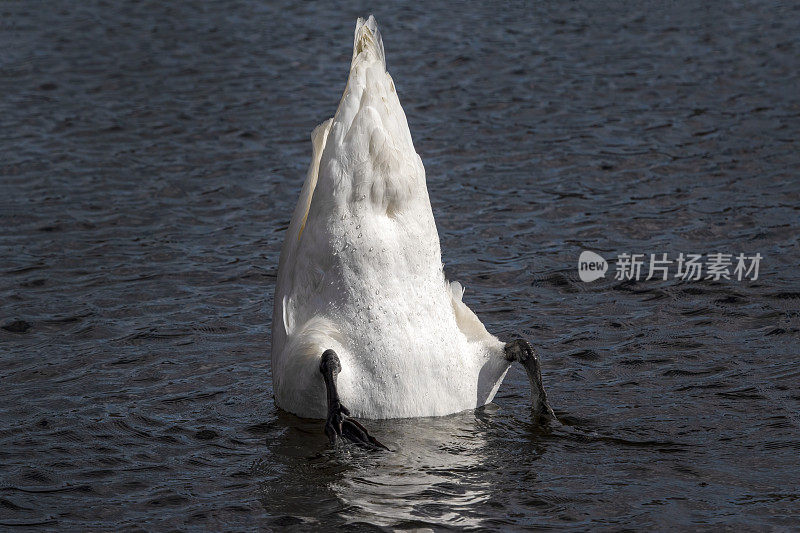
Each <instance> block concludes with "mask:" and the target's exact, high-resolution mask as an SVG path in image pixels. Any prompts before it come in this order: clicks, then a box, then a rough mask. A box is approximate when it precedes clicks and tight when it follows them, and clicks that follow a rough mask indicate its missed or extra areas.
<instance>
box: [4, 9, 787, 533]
mask: <svg viewBox="0 0 800 533" xmlns="http://www.w3.org/2000/svg"><path fill="white" fill-rule="evenodd" d="M602 4H606V3H602ZM370 9H374V11H373V12H374V14H375V15H376V17H377V19H378V23H379V24H380V25H381V28H382V31H383V35H384V43H385V46H386V53H387V61H388V65H389V70H390V72H391V73H392V75H393V77H394V79H395V83H396V86H397V88H398V92H399V94H400V98H401V102H402V103H403V104H404V106H405V110H406V113H407V115H408V119H409V124H410V127H411V132H412V135H413V136H414V140H415V144H416V147H417V150H418V151H419V153H420V155H421V156H422V159H423V161H424V163H425V165H426V169H427V176H428V187H429V191H430V196H431V200H432V204H433V210H434V214H435V216H436V219H437V224H438V228H439V233H440V237H441V242H442V250H443V259H444V262H445V272H446V274H447V276H448V277H449V278H450V279H455V280H459V281H460V282H461V283H462V284H464V285H465V286H466V288H467V292H466V294H465V297H464V299H465V301H466V302H467V303H468V304H469V305H470V306H471V307H472V308H473V309H474V310H475V311H476V313H477V314H478V316H479V317H481V319H482V320H483V321H484V322H485V323H486V325H487V327H488V328H489V330H490V331H492V332H494V333H496V334H497V335H498V336H500V337H501V338H510V337H511V336H513V335H515V334H517V333H519V334H522V335H526V336H527V337H528V338H529V339H530V340H531V342H532V343H533V344H534V346H536V348H537V349H538V351H539V352H540V354H541V357H542V361H543V374H544V381H545V384H546V387H547V388H548V391H549V394H550V398H551V402H552V404H553V406H554V408H555V411H556V413H557V414H558V415H559V417H560V418H561V420H562V421H563V422H564V425H563V426H556V427H552V428H550V429H541V428H537V427H535V426H534V425H533V424H532V423H531V417H530V412H529V410H528V405H529V400H528V390H529V388H528V384H527V380H526V378H525V374H524V372H523V371H522V370H521V368H517V367H514V368H513V369H512V371H511V372H510V373H509V375H508V377H507V378H506V380H505V383H504V385H503V386H502V388H501V389H500V392H499V394H498V395H497V397H496V399H495V401H494V403H493V404H491V405H489V406H487V407H486V408H484V409H479V410H476V411H470V412H465V413H460V414H456V415H453V416H448V417H444V418H432V419H421V420H400V421H379V422H369V423H368V427H369V428H370V430H371V432H372V433H373V434H374V435H376V436H377V437H378V438H379V439H380V440H382V441H383V442H384V443H386V444H388V445H389V446H390V447H391V448H392V449H393V450H394V451H393V452H392V453H369V452H364V451H362V450H359V449H355V448H353V447H350V446H344V447H340V448H337V449H331V448H330V447H329V446H328V445H327V442H326V439H325V437H324V435H323V433H322V423H321V421H308V420H301V419H298V418H296V417H293V416H291V415H288V414H286V413H282V412H280V411H278V410H277V409H276V408H275V406H274V403H273V401H272V393H271V376H270V368H269V353H270V345H269V331H270V320H271V309H272V294H273V290H274V284H275V276H276V269H277V264H278V254H279V249H280V245H281V242H282V239H283V234H284V230H285V228H286V226H287V224H288V221H289V217H290V216H291V212H292V209H293V207H294V204H295V201H296V199H297V196H298V194H299V190H300V187H301V185H302V180H303V178H304V175H305V169H306V166H307V164H308V159H309V156H310V143H309V135H310V132H311V130H312V129H313V127H314V126H315V125H316V124H318V123H319V122H321V121H323V120H324V119H325V118H327V117H329V116H331V115H332V114H333V112H334V111H335V109H336V105H337V103H338V99H339V97H340V96H341V92H342V89H343V87H344V83H345V80H346V75H347V70H348V65H349V60H350V54H351V49H350V47H351V45H352V29H353V26H354V23H355V19H356V17H357V16H365V15H367V14H368V13H369V12H370ZM0 12H2V17H0V46H2V54H0V94H2V97H0V124H2V129H0V139H2V142H0V175H2V197H0V222H1V223H2V227H3V231H2V233H1V234H0V252H1V254H0V272H2V277H1V278H0V321H2V323H1V324H0V325H1V326H4V327H5V329H0V528H2V529H16V528H15V526H20V529H25V528H24V527H23V526H30V527H35V526H38V527H40V528H43V529H49V530H59V531H68V530H72V531H76V530H81V531H86V530H120V529H123V530H132V529H138V528H141V529H144V530H167V529H174V528H177V529H205V530H223V529H227V530H246V529H276V530H283V529H284V528H295V529H299V530H305V529H319V528H326V529H327V528H342V529H346V530H347V531H351V530H355V529H360V530H365V531H366V530H373V529H377V528H387V529H390V528H401V529H403V528H417V527H422V528H424V527H429V528H434V529H437V528H447V527H452V528H456V529H459V528H479V529H480V528H485V529H489V530H494V529H500V528H506V527H508V528H523V527H537V528H543V527H553V528H566V529H578V530H585V529H605V530H617V529H622V528H634V529H649V528H659V529H663V528H666V527H668V526H676V527H677V528H678V529H690V528H700V529H706V528H708V529H723V528H735V529H759V530H760V529H770V528H778V529H780V528H782V527H785V528H789V527H796V526H797V524H798V516H799V515H800V487H799V486H798V482H797V480H798V479H799V478H800V465H799V464H798V463H799V462H798V456H800V431H799V430H800V415H799V414H798V413H799V412H800V391H798V385H800V369H798V366H797V361H798V351H799V349H798V346H799V344H798V342H799V341H800V277H799V276H798V267H800V246H799V245H798V230H799V229H800V179H798V168H799V167H800V155H799V152H798V140H799V139H800V91H798V87H800V77H799V74H798V73H799V72H800V37H799V36H800V7H798V5H797V4H793V5H792V4H783V3H781V4H776V3H771V2H763V3H761V2H759V3H746V2H729V3H716V2H711V3H700V2H698V3H692V2H686V3H683V2H681V3H677V2H650V3H638V2H628V1H625V2H611V3H610V5H601V3H593V2H577V3H569V4H563V3H560V2H552V3H539V4H536V5H535V6H534V5H519V4H515V5H513V6H502V7H501V6H496V7H491V6H484V7H478V6H463V5H454V6H450V7H445V6H444V5H441V6H435V7H431V6H424V5H422V4H413V3H409V4H402V3H392V2H389V3H388V4H387V3H382V4H380V5H379V6H378V5H374V6H373V7H370V6H368V5H362V6H360V7H359V8H358V9H352V8H351V7H345V6H343V5H339V6H337V5H326V6H314V5H310V4H302V5H299V6H295V5H292V4H290V3H288V2H281V3H277V4H273V5H269V3H267V2H255V1H233V2H225V3H219V4H216V5H213V6H212V5H210V3H209V4H206V3H188V2H187V3H180V4H172V5H168V4H167V3H162V2H138V3H125V4H124V5H117V4H116V3H111V2H102V1H99V2H98V1H90V2H80V3H75V2H48V3H38V2H5V3H3V4H2V6H0ZM584 249H587V250H593V251H595V252H597V253H599V254H600V255H601V256H603V257H605V258H606V259H609V260H613V259H615V258H616V257H617V255H618V254H621V253H644V254H651V253H654V254H661V253H668V254H669V256H670V257H671V258H674V257H676V256H677V255H678V254H679V253H681V252H684V253H700V254H711V253H716V252H721V253H729V254H739V253H745V254H747V255H753V254H756V253H760V254H761V255H762V256H763V260H762V261H761V265H760V273H759V277H758V279H757V280H756V281H752V280H742V281H739V280H736V279H735V278H734V279H731V280H724V279H723V280H721V281H711V280H697V281H684V280H680V279H675V278H674V275H670V279H669V280H667V281H663V280H649V281H645V280H643V279H642V280H639V281H635V280H630V281H619V280H615V279H614V275H613V274H614V269H615V263H614V261H612V263H611V266H610V271H609V273H608V274H607V275H606V277H605V278H603V279H601V280H598V281H595V282H593V283H591V284H588V283H583V282H581V281H580V280H579V278H578V271H577V259H578V255H579V254H580V252H581V251H582V250H584ZM672 273H673V274H674V270H673V271H672Z"/></svg>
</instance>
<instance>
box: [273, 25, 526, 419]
mask: <svg viewBox="0 0 800 533" xmlns="http://www.w3.org/2000/svg"><path fill="white" fill-rule="evenodd" d="M312 145H313V155H312V159H311V165H310V167H309V170H308V175H307V177H306V181H305V184H304V185H303V189H302V191H301V193H300V200H299V201H298V203H297V207H296V208H295V211H294V214H293V215H292V220H291V223H290V225H289V228H288V231H287V233H286V237H285V242H284V245H283V249H282V251H281V259H280V264H279V267H278V281H277V287H276V289H275V308H274V313H273V321H272V376H273V389H274V393H275V401H276V403H277V405H278V406H279V407H281V408H283V409H285V410H287V411H290V412H292V413H295V414H297V415H299V416H304V417H313V418H325V416H326V412H327V406H326V396H325V384H324V381H323V378H322V375H321V374H320V371H319V363H320V357H321V355H322V353H323V352H324V351H325V350H326V349H333V350H335V351H336V353H337V354H338V356H339V359H340V361H341V372H340V373H339V375H338V388H339V396H340V397H341V401H342V404H344V405H346V406H347V407H348V408H349V409H350V412H351V413H352V415H354V416H356V417H363V418H395V417H417V416H438V415H445V414H449V413H454V412H458V411H462V410H465V409H471V408H475V407H477V406H481V405H484V404H486V403H487V402H490V401H491V400H492V398H493V397H494V395H495V393H496V392H497V388H498V387H499V385H500V382H501V381H502V379H503V377H504V376H505V373H506V371H507V370H508V367H509V365H510V363H509V362H508V361H507V360H506V358H505V357H504V356H503V347H504V343H503V342H501V341H500V340H498V339H497V338H496V337H495V336H493V335H491V334H490V333H489V332H487V331H486V328H485V327H484V326H483V324H481V322H480V320H479V319H478V318H477V317H476V316H475V314H474V313H473V312H472V311H471V310H470V309H469V308H468V307H467V306H466V305H465V304H464V303H463V302H462V301H461V296H462V293H463V289H462V288H461V285H460V284H458V283H457V282H454V283H448V282H447V280H445V277H444V272H443V270H442V259H441V251H440V247H439V236H438V234H437V232H436V224H435V222H434V219H433V212H432V211H431V205H430V200H429V199H428V191H427V188H426V185H425V169H424V167H423V166H422V160H421V159H420V157H419V156H418V155H417V153H416V151H415V150H414V145H413V142H412V140H411V133H410V131H409V129H408V124H407V122H406V117H405V113H404V112H403V109H402V107H401V106H400V101H399V100H398V97H397V92H396V91H395V86H394V82H393V81H392V78H391V76H390V75H389V74H388V73H387V72H386V64H385V59H384V50H383V42H382V40H381V35H380V32H379V31H378V27H377V25H376V23H375V19H374V18H373V17H372V16H370V17H369V19H368V20H367V21H364V20H363V19H359V20H358V22H357V24H356V31H355V42H354V46H353V59H352V63H351V67H350V76H349V79H348V81H347V87H346V88H345V91H344V95H343V96H342V99H341V102H340V103H339V108H338V109H337V111H336V114H335V115H334V117H333V118H332V119H329V120H327V121H325V122H324V123H322V124H321V125H319V126H318V127H317V128H316V129H315V130H314V133H313V134H312Z"/></svg>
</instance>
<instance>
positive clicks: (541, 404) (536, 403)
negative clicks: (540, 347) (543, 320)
mask: <svg viewBox="0 0 800 533" xmlns="http://www.w3.org/2000/svg"><path fill="white" fill-rule="evenodd" d="M505 352H506V359H508V360H509V361H516V362H518V363H522V366H524V367H525V372H526V373H527V374H528V380H529V381H530V382H531V395H532V398H533V416H534V419H535V420H536V422H537V423H539V424H542V425H544V424H546V423H548V422H549V421H550V420H556V415H555V413H553V409H551V408H550V404H549V403H548V401H547V393H546V392H545V391H544V386H543V385H542V368H541V364H540V363H539V356H538V355H536V352H534V351H533V346H531V344H530V343H529V342H528V341H526V340H523V339H516V340H513V341H511V342H508V343H506V347H505Z"/></svg>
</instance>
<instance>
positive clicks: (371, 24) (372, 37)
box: [350, 15, 386, 69]
mask: <svg viewBox="0 0 800 533" xmlns="http://www.w3.org/2000/svg"><path fill="white" fill-rule="evenodd" d="M368 57H372V58H374V59H377V60H378V61H380V62H381V64H382V65H383V68H384V69H385V68H386V56H385V54H384V52H383V39H382V38H381V31H380V30H379V29H378V23H377V22H375V17H373V16H372V15H370V16H369V18H367V20H364V19H363V18H361V17H359V19H358V20H357V21H356V32H355V36H354V37H353V60H352V62H351V63H350V64H351V68H352V66H353V65H355V63H356V60H358V59H361V58H368Z"/></svg>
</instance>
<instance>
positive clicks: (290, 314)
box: [272, 119, 333, 347]
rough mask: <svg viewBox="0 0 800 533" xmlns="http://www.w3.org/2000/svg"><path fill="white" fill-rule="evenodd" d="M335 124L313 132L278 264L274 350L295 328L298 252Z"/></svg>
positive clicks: (322, 126)
mask: <svg viewBox="0 0 800 533" xmlns="http://www.w3.org/2000/svg"><path fill="white" fill-rule="evenodd" d="M332 122H333V119H328V120H326V121H325V122H323V123H322V124H320V125H319V126H317V127H316V128H314V132H313V133H312V134H311V147H312V154H311V164H310V165H309V167H308V173H307V174H306V180H305V182H304V183H303V189H302V190H301V191H300V199H299V200H298V201H297V206H296V207H295V208H294V213H293V214H292V219H291V221H290V222H289V228H288V229H287V230H286V236H285V237H284V241H283V248H282V249H281V258H280V261H279V263H278V280H277V283H276V286H275V305H274V309H273V313H272V317H273V325H272V337H273V338H272V344H273V347H275V346H276V345H278V346H282V345H283V340H284V339H285V338H286V335H288V334H289V333H290V331H291V327H292V325H293V324H294V305H293V304H294V302H293V298H292V294H293V292H294V286H295V279H296V276H295V272H296V270H295V268H296V267H297V263H296V258H297V252H298V248H299V245H300V239H301V238H302V235H303V231H304V229H305V225H306V220H307V218H308V211H309V208H310V206H311V199H312V198H313V196H314V190H315V189H316V187H317V178H318V176H319V162H320V158H321V157H322V152H323V149H324V148H325V143H326V141H327V139H328V133H329V132H330V128H331V123H332ZM287 265H295V268H287Z"/></svg>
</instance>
